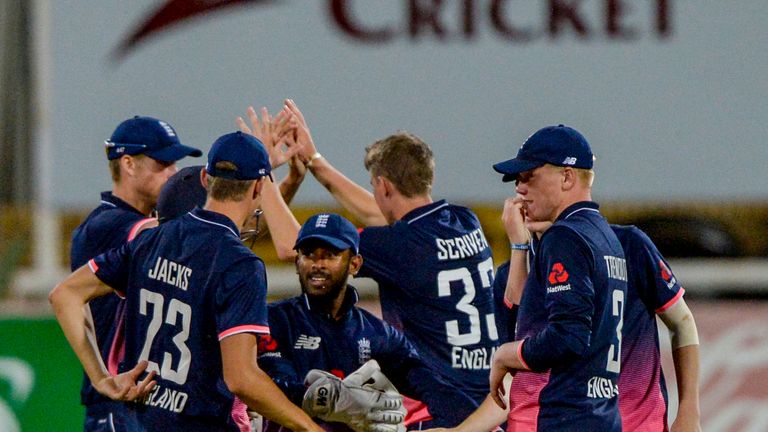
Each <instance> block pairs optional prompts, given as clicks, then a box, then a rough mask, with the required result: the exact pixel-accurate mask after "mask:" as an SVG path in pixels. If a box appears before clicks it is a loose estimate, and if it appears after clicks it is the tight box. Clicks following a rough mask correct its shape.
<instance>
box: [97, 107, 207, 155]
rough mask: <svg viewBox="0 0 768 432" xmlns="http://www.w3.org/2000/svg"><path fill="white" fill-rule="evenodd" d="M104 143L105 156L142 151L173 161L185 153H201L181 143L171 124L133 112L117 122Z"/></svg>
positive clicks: (142, 152)
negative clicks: (132, 114)
mask: <svg viewBox="0 0 768 432" xmlns="http://www.w3.org/2000/svg"><path fill="white" fill-rule="evenodd" d="M104 144H105V145H106V148H107V158H108V159H109V160H112V159H117V158H119V157H120V156H122V155H126V154H127V155H137V154H145V155H147V156H149V157H151V158H152V159H155V160H159V161H163V162H175V161H177V160H179V159H182V158H184V157H186V156H194V157H200V156H202V155H203V152H201V151H200V150H198V149H196V148H194V147H189V146H186V145H184V144H182V143H181V142H180V141H179V136H178V135H177V134H176V130H175V129H173V128H172V127H171V125H169V124H168V123H166V122H164V121H162V120H158V119H156V118H153V117H141V116H135V117H134V118H131V119H128V120H126V121H124V122H122V123H120V124H119V125H118V126H117V129H115V131H114V132H113V133H112V137H111V138H109V139H108V140H106V141H104Z"/></svg>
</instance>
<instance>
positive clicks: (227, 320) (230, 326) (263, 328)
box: [216, 256, 269, 340]
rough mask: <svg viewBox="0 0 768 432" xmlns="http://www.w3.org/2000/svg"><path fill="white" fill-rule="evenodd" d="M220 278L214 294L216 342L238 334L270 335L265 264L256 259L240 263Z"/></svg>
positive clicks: (231, 267) (250, 258) (251, 258)
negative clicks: (217, 337)
mask: <svg viewBox="0 0 768 432" xmlns="http://www.w3.org/2000/svg"><path fill="white" fill-rule="evenodd" d="M220 277H221V283H220V286H219V287H218V288H217V291H216V311H217V312H216V327H217V332H218V334H219V340H221V339H224V338H225V337H227V336H231V335H234V334H238V333H269V325H268V320H267V275H266V271H265V269H264V263H263V262H262V261H261V260H259V259H258V258H256V257H255V256H254V257H249V258H248V259H242V260H240V261H238V262H236V263H234V264H233V265H231V266H230V267H229V268H228V269H227V270H226V271H225V272H223V273H222V274H221V275H220Z"/></svg>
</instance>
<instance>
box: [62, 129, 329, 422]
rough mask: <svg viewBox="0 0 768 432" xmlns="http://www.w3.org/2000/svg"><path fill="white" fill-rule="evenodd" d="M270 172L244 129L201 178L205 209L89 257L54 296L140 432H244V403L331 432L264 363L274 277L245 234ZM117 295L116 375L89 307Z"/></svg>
mask: <svg viewBox="0 0 768 432" xmlns="http://www.w3.org/2000/svg"><path fill="white" fill-rule="evenodd" d="M270 172H271V166H270V163H269V156H268V154H267V152H266V150H265V149H264V146H263V145H262V144H261V142H260V141H258V140H257V139H255V138H253V137H251V136H249V135H246V134H243V133H240V132H237V133H232V134H227V135H224V136H222V137H220V138H219V139H218V140H217V141H216V142H214V144H213V146H212V148H211V151H210V153H209V155H208V163H207V165H206V168H205V170H204V171H203V172H202V174H201V181H202V183H203V185H204V186H205V187H206V189H207V191H208V199H207V202H206V204H205V208H203V209H195V210H193V211H192V212H190V213H187V214H185V215H183V216H181V217H179V218H177V219H174V220H171V221H168V222H166V223H163V224H161V225H160V226H159V227H157V228H154V229H150V230H145V231H144V232H142V233H141V234H140V235H139V236H138V237H137V238H136V239H134V240H133V241H131V242H129V243H127V244H125V245H123V246H122V247H120V248H119V249H113V250H110V251H108V252H107V253H105V254H102V255H99V256H97V257H95V258H93V259H91V260H90V261H88V264H87V265H86V266H83V267H81V268H80V269H78V270H77V271H75V272H74V273H73V274H72V275H71V276H70V277H68V278H67V279H66V280H64V281H63V282H62V283H60V284H59V285H57V286H56V288H54V290H53V291H52V292H51V294H50V296H49V298H50V301H51V303H52V305H53V308H54V311H55V313H56V317H57V319H58V320H59V322H60V324H61V327H62V330H63V331H64V334H65V336H66V337H67V340H68V341H69V343H70V345H71V346H72V348H73V350H74V351H75V353H76V354H77V356H78V358H79V359H80V361H81V363H82V364H83V366H84V369H85V371H86V373H87V374H88V376H89V377H90V379H91V381H92V382H93V383H94V387H95V388H96V389H97V390H98V391H99V392H100V393H102V394H104V395H106V396H108V397H110V398H112V399H116V400H123V401H129V402H131V403H130V404H128V405H127V406H128V407H129V412H130V413H131V414H132V416H133V419H134V420H135V426H136V430H147V431H157V430H185V431H238V430H243V428H245V427H248V426H247V424H245V425H243V424H238V423H236V421H237V419H234V418H233V416H232V414H233V405H234V400H235V396H237V397H238V398H239V399H240V400H241V401H243V402H244V403H245V404H246V405H247V406H248V407H249V408H250V409H252V410H255V411H258V412H259V413H261V414H262V415H264V416H265V417H267V418H269V419H272V420H274V421H276V422H278V423H280V424H283V425H284V426H286V427H288V428H289V429H291V430H296V431H316V432H320V431H321V430H322V429H321V428H320V427H319V426H318V425H317V424H316V423H314V422H313V421H312V420H311V419H310V418H309V416H307V415H306V414H305V413H304V412H303V411H302V410H301V409H300V408H299V407H297V406H295V405H293V404H291V403H290V401H289V400H288V399H287V398H286V397H285V396H284V395H283V393H282V391H280V389H279V388H278V387H277V386H276V385H275V384H274V382H273V381H272V380H271V379H269V377H268V376H267V375H266V374H265V373H264V372H263V371H262V370H261V369H260V368H259V366H258V364H257V362H256V355H257V345H256V335H257V334H267V333H268V332H269V326H268V324H267V310H266V273H265V269H264V264H263V262H262V261H261V260H260V259H259V258H258V257H256V256H255V255H254V254H253V253H252V252H251V251H250V250H249V249H248V248H246V247H245V246H243V245H242V243H241V242H240V238H239V231H240V227H241V226H242V224H243V223H244V221H245V220H246V219H247V218H248V217H249V216H250V215H251V214H252V213H253V212H254V210H255V209H256V208H257V207H258V206H259V202H260V200H261V190H262V188H263V186H264V183H265V182H270V181H271V174H270ZM113 290H114V291H113ZM112 292H117V293H119V294H120V295H122V296H124V297H125V298H126V315H125V331H126V337H125V341H126V349H125V358H124V360H123V362H121V364H120V365H119V372H120V374H117V375H115V374H113V373H111V372H110V371H109V370H108V369H107V368H106V367H105V365H104V363H103V361H102V358H101V356H100V355H99V354H98V350H97V347H96V345H95V343H94V341H93V331H92V325H91V319H90V314H88V313H87V311H84V310H83V306H84V305H85V304H86V303H87V302H88V301H89V300H91V299H93V298H97V297H101V296H105V295H110V294H111V293H112ZM142 377H143V378H142ZM140 378H141V379H140ZM139 379H140V380H139ZM137 380H138V382H137Z"/></svg>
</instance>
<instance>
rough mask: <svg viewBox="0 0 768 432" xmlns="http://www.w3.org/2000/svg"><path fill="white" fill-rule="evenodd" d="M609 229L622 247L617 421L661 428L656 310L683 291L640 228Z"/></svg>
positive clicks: (663, 398)
mask: <svg viewBox="0 0 768 432" xmlns="http://www.w3.org/2000/svg"><path fill="white" fill-rule="evenodd" d="M611 228H612V229H613V231H614V232H615V233H616V236H617V237H618V238H619V241H620V242H621V245H622V247H623V248H624V254H625V255H626V257H627V271H628V274H629V280H628V285H627V305H626V307H625V309H624V328H623V330H622V341H621V374H620V376H619V390H620V393H619V410H620V411H621V421H622V424H623V425H624V430H631V431H638V432H646V431H649V432H650V431H665V430H668V425H667V388H666V383H665V381H664V374H663V372H662V369H661V355H660V353H659V333H658V328H657V325H656V314H660V313H662V312H664V311H666V310H667V309H669V308H670V307H672V306H673V305H675V304H676V303H677V302H678V301H679V300H680V299H681V298H682V297H683V293H684V292H685V290H684V289H683V288H682V287H681V286H680V283H679V282H678V281H677V279H676V278H675V276H674V275H673V274H672V271H671V270H670V268H669V264H667V261H666V260H665V259H664V257H662V256H661V254H660V253H659V251H658V249H657V248H656V245H654V244H653V242H652V241H651V239H650V238H648V236H647V235H646V234H645V233H644V232H642V231H641V230H640V229H638V228H637V227H634V226H621V225H611Z"/></svg>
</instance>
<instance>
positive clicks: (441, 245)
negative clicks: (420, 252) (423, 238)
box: [435, 228, 488, 261]
mask: <svg viewBox="0 0 768 432" xmlns="http://www.w3.org/2000/svg"><path fill="white" fill-rule="evenodd" d="M435 243H436V244H437V259H439V260H440V261H445V260H454V259H461V258H467V257H471V256H472V255H477V254H479V253H480V252H482V251H484V250H485V249H487V248H488V242H487V241H486V240H485V236H484V235H483V230H482V229H480V228H478V229H476V230H474V231H472V232H470V233H468V234H464V235H463V236H460V237H454V238H451V239H441V238H436V239H435Z"/></svg>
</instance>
